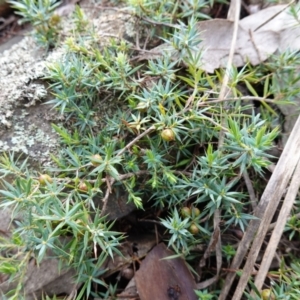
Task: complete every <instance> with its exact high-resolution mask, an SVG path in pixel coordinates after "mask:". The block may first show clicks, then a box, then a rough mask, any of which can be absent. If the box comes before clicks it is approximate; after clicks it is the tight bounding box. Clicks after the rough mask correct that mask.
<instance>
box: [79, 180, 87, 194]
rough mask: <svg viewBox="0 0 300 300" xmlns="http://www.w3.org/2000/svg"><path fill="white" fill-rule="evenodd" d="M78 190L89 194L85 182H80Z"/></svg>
mask: <svg viewBox="0 0 300 300" xmlns="http://www.w3.org/2000/svg"><path fill="white" fill-rule="evenodd" d="M78 189H79V190H80V191H82V192H87V190H88V186H87V185H86V183H84V182H80V183H79V185H78Z"/></svg>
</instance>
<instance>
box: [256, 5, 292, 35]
mask: <svg viewBox="0 0 300 300" xmlns="http://www.w3.org/2000/svg"><path fill="white" fill-rule="evenodd" d="M294 2H295V0H292V1H291V2H290V3H288V4H287V5H286V7H284V8H283V9H282V10H281V11H279V12H278V13H276V14H275V15H273V16H272V17H271V18H269V19H268V20H267V21H265V22H263V23H262V24H260V25H259V26H258V27H256V28H255V29H254V30H253V31H254V32H255V31H257V30H258V29H260V28H262V27H263V26H265V25H266V24H267V23H269V22H270V21H271V20H273V19H274V18H276V17H277V16H278V15H279V14H281V13H282V12H283V11H285V10H286V9H287V8H288V7H289V6H291V5H292V4H293V3H294Z"/></svg>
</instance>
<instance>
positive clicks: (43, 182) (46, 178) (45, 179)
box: [39, 174, 53, 185]
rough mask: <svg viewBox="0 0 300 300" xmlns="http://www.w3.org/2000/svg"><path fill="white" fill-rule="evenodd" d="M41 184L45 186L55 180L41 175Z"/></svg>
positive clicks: (46, 175)
mask: <svg viewBox="0 0 300 300" xmlns="http://www.w3.org/2000/svg"><path fill="white" fill-rule="evenodd" d="M39 182H40V184H41V185H45V184H46V182H48V183H52V182H53V179H52V178H51V177H50V176H49V175H48V174H41V175H40V177H39Z"/></svg>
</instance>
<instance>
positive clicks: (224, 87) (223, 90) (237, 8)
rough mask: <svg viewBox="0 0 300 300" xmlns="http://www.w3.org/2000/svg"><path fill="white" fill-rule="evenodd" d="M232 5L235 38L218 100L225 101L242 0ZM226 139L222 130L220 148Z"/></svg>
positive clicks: (223, 122)
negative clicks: (233, 7)
mask: <svg viewBox="0 0 300 300" xmlns="http://www.w3.org/2000/svg"><path fill="white" fill-rule="evenodd" d="M231 4H234V5H235V18H234V25H233V36H232V40H231V45H230V52H229V57H228V61H227V66H226V71H225V75H224V78H223V83H222V86H221V90H220V94H219V97H218V99H219V100H220V99H224V98H225V94H226V92H227V90H228V86H227V85H228V82H229V73H230V69H231V65H232V61H233V55H234V51H235V45H236V40H237V33H238V28H239V18H240V10H241V2H240V0H233V1H231ZM225 123H226V120H225V118H222V122H221V125H222V127H225V125H226V124H225ZM224 137H225V131H224V130H222V129H221V131H220V134H219V143H218V145H219V148H221V146H222V145H223V143H224Z"/></svg>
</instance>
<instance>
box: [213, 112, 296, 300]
mask: <svg viewBox="0 0 300 300" xmlns="http://www.w3.org/2000/svg"><path fill="white" fill-rule="evenodd" d="M299 148H300V116H299V117H298V119H297V122H296V124H295V126H294V128H293V130H292V133H291V135H290V137H289V139H288V142H287V144H286V146H285V148H284V150H283V153H282V155H281V157H280V159H279V161H278V163H277V166H276V168H275V170H274V173H273V174H272V176H271V178H270V180H269V182H268V185H267V187H266V189H265V191H264V193H263V195H262V197H261V200H260V202H259V204H258V206H257V207H256V209H255V213H254V215H255V217H256V219H254V220H251V221H250V223H249V226H248V228H247V230H246V232H245V234H244V236H243V239H242V241H241V242H240V245H239V247H238V249H237V252H236V255H235V256H234V259H233V262H232V264H231V266H230V268H231V269H238V268H239V267H240V265H241V263H242V261H243V259H244V257H245V255H246V253H247V251H248V249H249V247H250V245H251V243H252V242H253V243H252V247H251V250H250V252H249V254H248V258H247V261H246V264H245V267H244V272H243V274H242V276H241V278H240V281H239V284H238V286H237V288H236V290H235V294H234V296H233V298H232V299H235V300H239V299H240V298H241V296H242V294H243V292H244V290H245V287H246V285H247V283H248V280H249V276H250V274H251V272H252V271H253V266H254V264H255V260H256V258H257V255H258V253H259V250H260V247H261V245H262V243H263V240H264V238H265V235H266V233H267V231H268V227H269V225H270V223H271V220H272V217H273V215H274V213H275V211H276V209H277V206H278V204H279V202H280V200H281V197H282V195H283V193H284V190H285V188H286V185H287V184H288V182H289V180H290V178H291V176H292V174H293V172H294V169H295V165H296V164H297V162H298V160H299V158H300V151H299ZM254 237H255V239H254ZM234 278H235V274H232V273H231V274H228V275H227V277H226V280H225V283H224V288H223V290H222V292H221V295H220V297H219V300H225V299H226V296H227V293H228V292H229V290H230V288H231V285H232V282H233V280H234Z"/></svg>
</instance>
